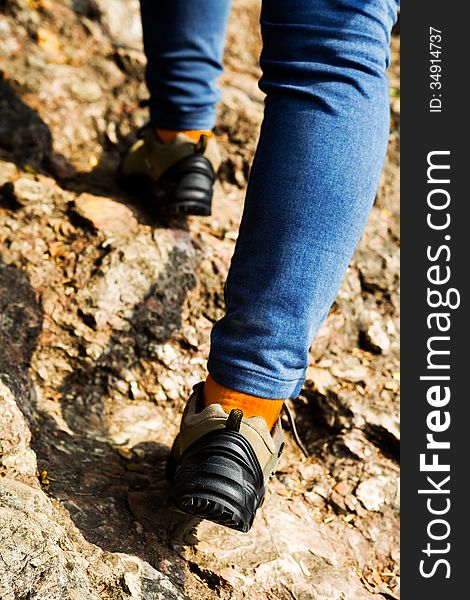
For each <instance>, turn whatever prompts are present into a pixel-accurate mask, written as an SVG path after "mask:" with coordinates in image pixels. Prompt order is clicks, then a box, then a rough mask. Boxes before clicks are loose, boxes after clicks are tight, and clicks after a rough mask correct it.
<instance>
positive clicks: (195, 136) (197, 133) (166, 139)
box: [157, 128, 212, 144]
mask: <svg viewBox="0 0 470 600" xmlns="http://www.w3.org/2000/svg"><path fill="white" fill-rule="evenodd" d="M178 133H184V135H187V136H188V137H190V138H191V139H192V140H194V141H195V142H198V141H199V138H200V137H201V135H207V137H211V135H212V131H209V130H207V129H194V130H190V131H178V130H175V129H158V128H157V135H158V137H159V138H160V140H161V141H162V142H163V143H164V144H171V142H172V141H173V140H174V139H175V137H176V136H177V135H178Z"/></svg>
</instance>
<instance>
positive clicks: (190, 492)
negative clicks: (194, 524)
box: [168, 429, 265, 532]
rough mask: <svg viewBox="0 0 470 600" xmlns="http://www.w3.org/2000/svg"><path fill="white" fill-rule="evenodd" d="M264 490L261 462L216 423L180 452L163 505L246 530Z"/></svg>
mask: <svg viewBox="0 0 470 600" xmlns="http://www.w3.org/2000/svg"><path fill="white" fill-rule="evenodd" d="M264 494H265V488H264V481H263V474H262V471H261V467H260V465H259V462H258V459H257V458H256V455H255V453H254V452H253V449H252V448H251V446H250V444H249V442H248V441H247V440H246V439H245V438H244V437H243V436H242V435H241V434H240V433H238V432H235V431H228V430H225V429H218V430H215V431H212V432H211V433H209V434H207V435H205V436H203V437H202V438H200V440H198V441H197V442H196V443H195V444H192V445H191V446H190V448H188V450H186V452H184V453H183V455H182V457H181V460H180V461H179V464H178V466H177V468H176V470H175V472H174V477H173V485H172V490H171V494H170V498H169V500H168V506H169V507H170V508H172V509H173V510H176V511H179V512H183V513H185V514H189V515H192V516H196V517H199V518H201V519H209V520H210V521H214V522H215V523H219V524H221V525H225V526H226V527H231V528H232V529H236V530H238V531H243V532H247V531H249V529H250V528H251V525H252V523H253V519H254V517H255V514H256V510H257V509H258V507H259V506H260V505H261V504H262V502H263V499H264Z"/></svg>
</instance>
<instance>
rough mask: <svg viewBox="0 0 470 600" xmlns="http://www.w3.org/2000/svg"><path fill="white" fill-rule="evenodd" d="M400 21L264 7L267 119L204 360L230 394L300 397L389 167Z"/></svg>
mask: <svg viewBox="0 0 470 600" xmlns="http://www.w3.org/2000/svg"><path fill="white" fill-rule="evenodd" d="M395 17H396V2H395V0H377V1H376V2H372V1H368V0H316V1H312V0H296V1H295V2H285V0H269V1H266V2H264V3H263V9H262V14H261V26H262V33H263V40H264V49H263V53H262V57H261V65H262V68H263V77H262V79H261V82H260V87H261V88H262V89H263V90H264V91H265V92H266V94H267V98H266V107H265V117H264V122H263V126H262V131H261V137H260V140H259V145H258V149H257V152H256V156H255V160H254V164H253V169H252V173H251V178H250V183H249V187H248V192H247V197H246V203H245V210H244V215H243V219H242V224H241V227H240V235H239V238H238V242H237V245H236V249H235V254H234V256H233V259H232V264H231V268H230V272H229V276H228V280H227V285H226V299H227V312H226V315H225V316H224V317H223V318H222V319H221V321H219V322H218V323H217V324H216V325H215V327H214V329H213V333H212V347H211V353H210V358H209V364H208V368H209V372H210V374H211V376H212V377H213V379H214V380H215V381H216V382H217V383H218V384H220V385H222V386H224V387H227V388H231V389H233V390H239V391H241V392H244V393H247V394H252V395H255V396H258V397H263V398H271V399H274V398H287V397H294V396H296V395H297V394H298V392H299V391H300V389H301V386H302V384H303V381H304V374H305V369H306V367H307V366H308V351H309V347H310V344H311V342H312V340H313V337H314V335H315V333H316V332H317V330H318V328H319V326H320V325H321V323H322V321H323V320H324V319H325V317H326V315H327V313H328V310H329V308H330V306H331V304H332V302H333V301H334V298H335V296H336V293H337V291H338V288H339V285H340V282H341V279H342V277H343V274H344V272H345V270H346V267H347V265H348V263H349V261H350V259H351V256H352V254H353V252H354V249H355V247H356V245H357V243H358V240H359V238H360V235H361V233H362V230H363V228H364V225H365V222H366V219H367V216H368V213H369V210H370V207H371V204H372V202H373V199H374V195H375V192H376V188H377V184H378V180H379V176H380V171H381V169H382V165H383V161H384V157H385V151H386V147H387V139H388V131H389V94H388V89H389V88H388V81H387V77H386V73H385V71H386V68H387V66H388V60H389V42H390V31H391V27H392V24H393V22H394V20H395Z"/></svg>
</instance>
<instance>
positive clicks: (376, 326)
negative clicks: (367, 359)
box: [363, 321, 390, 354]
mask: <svg viewBox="0 0 470 600" xmlns="http://www.w3.org/2000/svg"><path fill="white" fill-rule="evenodd" d="M363 346H364V348H365V349H366V350H370V351H371V352H375V353H377V354H380V353H384V352H386V351H387V350H388V349H389V348H390V339H389V337H388V335H387V334H386V333H385V331H384V329H383V328H382V326H381V324H380V322H379V321H375V322H374V323H373V324H372V325H371V326H370V327H368V328H367V330H366V331H365V332H363Z"/></svg>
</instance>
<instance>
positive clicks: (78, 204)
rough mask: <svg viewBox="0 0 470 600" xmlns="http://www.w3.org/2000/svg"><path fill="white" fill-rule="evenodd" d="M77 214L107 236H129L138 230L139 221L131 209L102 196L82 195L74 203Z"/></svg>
mask: <svg viewBox="0 0 470 600" xmlns="http://www.w3.org/2000/svg"><path fill="white" fill-rule="evenodd" d="M74 210H75V213H76V214H78V215H79V216H80V217H81V218H82V219H85V220H86V221H87V222H88V223H90V225H91V226H92V227H93V228H94V229H96V230H98V231H103V232H104V233H105V234H106V235H119V236H127V235H129V234H131V233H133V232H135V231H136V230H137V219H136V218H135V215H134V213H133V212H132V210H131V209H130V208H128V207H127V206H126V205H125V204H121V203H120V202H115V201H114V200H110V199H109V198H104V197H102V196H93V195H92V194H87V193H84V194H80V196H79V197H78V198H77V199H76V200H75V202H74Z"/></svg>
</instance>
